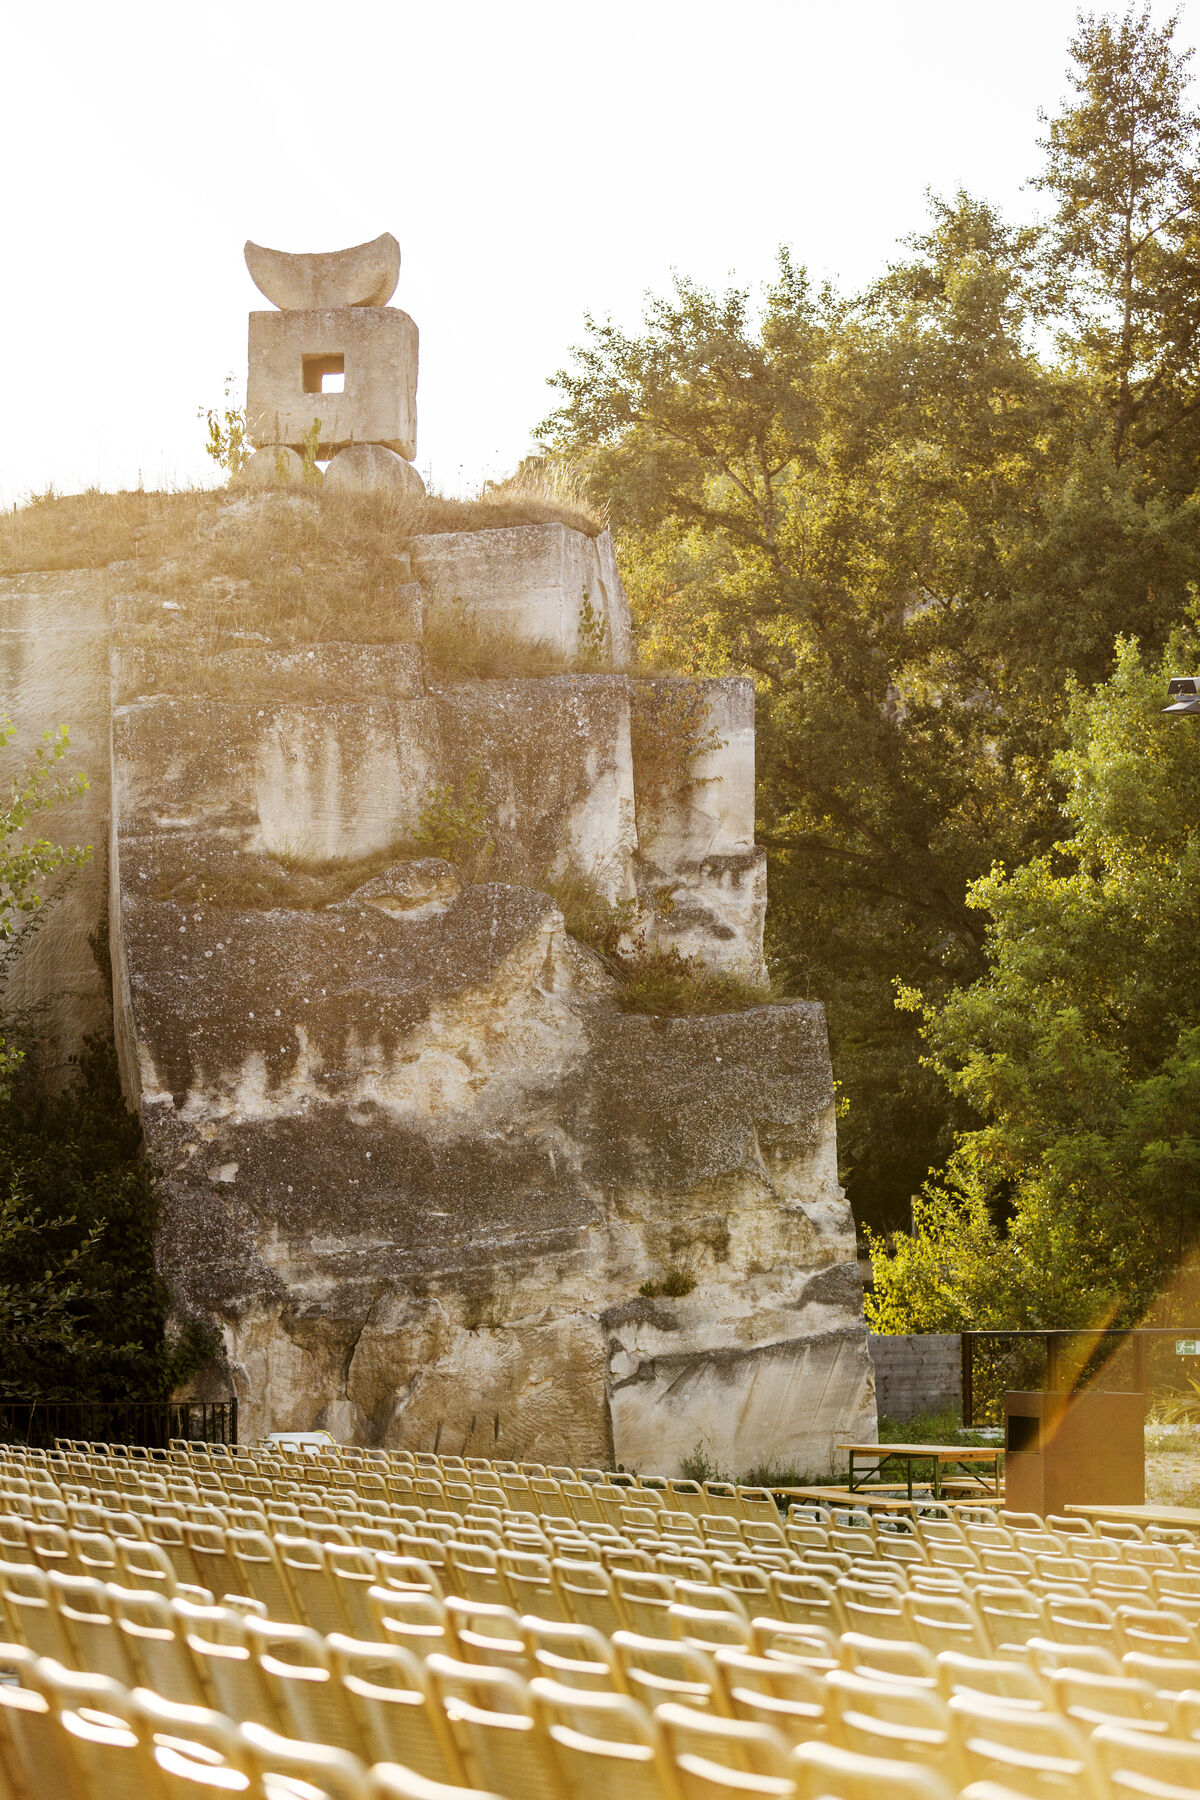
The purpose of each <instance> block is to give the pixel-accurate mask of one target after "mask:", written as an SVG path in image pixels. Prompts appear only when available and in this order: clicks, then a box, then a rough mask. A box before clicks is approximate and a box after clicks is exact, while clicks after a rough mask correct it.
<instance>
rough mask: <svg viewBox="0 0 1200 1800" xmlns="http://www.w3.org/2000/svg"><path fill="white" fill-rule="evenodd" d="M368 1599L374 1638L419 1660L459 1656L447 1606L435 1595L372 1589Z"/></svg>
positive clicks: (412, 1591) (413, 1590) (386, 1588)
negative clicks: (436, 1654) (431, 1656)
mask: <svg viewBox="0 0 1200 1800" xmlns="http://www.w3.org/2000/svg"><path fill="white" fill-rule="evenodd" d="M367 1599H368V1601H369V1603H370V1606H371V1610H372V1612H373V1614H374V1618H375V1629H374V1630H373V1632H372V1633H371V1634H370V1635H371V1636H373V1637H379V1638H382V1639H383V1640H384V1641H386V1642H388V1643H394V1644H401V1645H403V1646H404V1648H406V1649H408V1650H411V1651H412V1652H413V1654H414V1655H416V1656H428V1655H429V1654H430V1653H431V1652H432V1651H434V1650H441V1651H442V1652H443V1653H444V1654H446V1655H449V1656H454V1655H457V1653H458V1645H457V1643H456V1642H455V1639H454V1631H453V1628H452V1626H451V1624H450V1622H449V1620H448V1618H447V1616H446V1607H445V1603H444V1601H442V1600H439V1599H438V1598H437V1596H436V1595H434V1594H427V1593H422V1592H419V1591H418V1590H416V1589H413V1588H409V1589H401V1588H391V1587H373V1588H369V1589H368V1590H367ZM326 1635H331V1634H326ZM345 1635H347V1636H350V1635H352V1634H350V1633H346V1634H345Z"/></svg>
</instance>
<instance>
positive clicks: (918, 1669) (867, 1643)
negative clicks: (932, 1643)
mask: <svg viewBox="0 0 1200 1800" xmlns="http://www.w3.org/2000/svg"><path fill="white" fill-rule="evenodd" d="M838 1654H839V1659H840V1662H841V1666H842V1668H843V1669H851V1670H853V1671H854V1672H855V1673H856V1674H859V1675H867V1676H870V1677H871V1678H872V1679H875V1680H881V1681H896V1682H903V1683H905V1684H906V1685H911V1686H913V1687H923V1688H929V1689H930V1690H931V1691H932V1690H939V1691H940V1688H939V1682H938V1674H937V1664H936V1663H935V1661H934V1659H933V1655H932V1652H931V1651H929V1650H927V1649H926V1648H925V1645H924V1644H921V1643H918V1642H915V1641H913V1642H909V1643H905V1642H903V1641H902V1640H901V1639H899V1638H873V1637H867V1636H866V1635H865V1633H863V1632H861V1631H844V1632H843V1633H842V1635H841V1637H840V1638H839V1639H838Z"/></svg>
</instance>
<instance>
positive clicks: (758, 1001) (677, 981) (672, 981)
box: [617, 949, 774, 1019]
mask: <svg viewBox="0 0 1200 1800" xmlns="http://www.w3.org/2000/svg"><path fill="white" fill-rule="evenodd" d="M621 977H622V986H621V990H620V992H619V994H618V995H617V1004H618V1005H619V1006H620V1008H621V1010H622V1012H629V1013H652V1014H654V1015H655V1016H657V1017H659V1018H676V1019H679V1018H693V1017H696V1016H697V1015H700V1014H704V1013H722V1012H742V1011H744V1010H745V1008H746V1007H749V1006H765V1005H766V1004H767V1003H768V1002H769V1001H770V1000H771V999H772V998H773V997H774V990H773V987H772V984H771V983H770V982H769V981H754V980H752V979H751V978H750V977H749V976H746V975H735V974H730V973H727V972H725V971H722V970H717V969H706V968H705V967H704V965H703V963H701V962H700V961H698V959H697V958H696V957H694V956H683V955H681V953H680V952H679V951H678V950H674V949H665V950H639V951H637V952H636V953H635V954H634V955H633V956H631V957H629V958H628V959H626V960H624V961H623V962H622V964H621Z"/></svg>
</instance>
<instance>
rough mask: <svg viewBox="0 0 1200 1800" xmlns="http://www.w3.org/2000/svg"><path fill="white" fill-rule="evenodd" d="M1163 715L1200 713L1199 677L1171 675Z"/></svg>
mask: <svg viewBox="0 0 1200 1800" xmlns="http://www.w3.org/2000/svg"><path fill="white" fill-rule="evenodd" d="M1167 701H1168V704H1167V705H1166V706H1164V707H1163V711H1164V712H1165V713H1200V675H1172V677H1171V679H1170V681H1168V683H1167Z"/></svg>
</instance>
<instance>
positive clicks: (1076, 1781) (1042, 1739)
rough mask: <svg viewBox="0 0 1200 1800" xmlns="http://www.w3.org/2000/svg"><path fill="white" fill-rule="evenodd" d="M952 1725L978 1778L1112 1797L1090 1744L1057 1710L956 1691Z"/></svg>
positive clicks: (1077, 1799) (1099, 1799)
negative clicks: (1015, 1703)
mask: <svg viewBox="0 0 1200 1800" xmlns="http://www.w3.org/2000/svg"><path fill="white" fill-rule="evenodd" d="M947 1710H948V1712H949V1715H950V1723H951V1730H952V1733H953V1735H954V1738H955V1742H956V1743H957V1745H958V1748H959V1751H960V1753H961V1756H962V1758H963V1761H964V1763H965V1767H966V1772H967V1774H968V1776H969V1778H970V1779H971V1780H973V1781H997V1782H1000V1783H1001V1784H1004V1783H1008V1784H1010V1785H1012V1786H1014V1787H1016V1788H1017V1790H1018V1791H1019V1792H1025V1793H1029V1792H1030V1791H1031V1786H1030V1784H1031V1783H1032V1782H1034V1781H1035V1780H1036V1781H1037V1783H1038V1785H1037V1787H1036V1788H1034V1789H1033V1790H1032V1791H1035V1792H1043V1791H1045V1792H1047V1793H1049V1792H1051V1791H1061V1792H1066V1793H1070V1794H1071V1796H1072V1800H1107V1797H1106V1796H1105V1795H1104V1792H1103V1785H1102V1781H1101V1778H1100V1774H1099V1765H1098V1763H1097V1761H1096V1758H1095V1755H1094V1753H1093V1751H1092V1747H1091V1744H1090V1743H1089V1741H1088V1740H1087V1739H1086V1737H1085V1736H1084V1735H1083V1733H1082V1732H1080V1730H1079V1729H1078V1727H1077V1726H1076V1725H1075V1724H1073V1723H1072V1722H1071V1721H1070V1720H1069V1719H1064V1718H1062V1717H1061V1716H1060V1715H1059V1714H1058V1713H1057V1712H1050V1711H1035V1710H1033V1709H1032V1708H1021V1709H1018V1708H1016V1707H1012V1706H1004V1705H1002V1704H1000V1703H994V1702H991V1701H987V1700H983V1699H980V1698H977V1697H975V1696H973V1695H967V1694H954V1695H952V1696H951V1698H950V1700H949V1701H948V1703H947Z"/></svg>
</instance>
